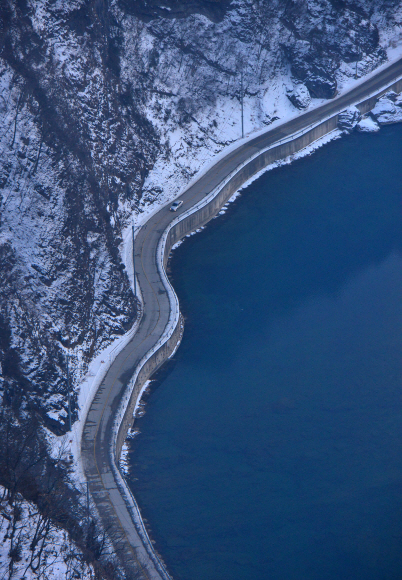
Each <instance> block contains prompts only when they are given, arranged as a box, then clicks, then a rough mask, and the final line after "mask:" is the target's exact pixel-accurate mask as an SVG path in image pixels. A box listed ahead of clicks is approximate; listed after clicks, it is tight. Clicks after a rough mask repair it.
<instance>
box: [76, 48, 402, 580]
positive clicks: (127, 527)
mask: <svg viewBox="0 0 402 580" xmlns="http://www.w3.org/2000/svg"><path fill="white" fill-rule="evenodd" d="M398 76H402V59H401V60H399V61H398V62H396V63H394V64H392V65H391V66H389V67H388V68H387V69H385V70H383V71H381V72H380V73H378V74H377V75H376V76H374V77H372V78H370V79H368V80H367V81H366V82H364V83H362V84H361V85H360V86H358V87H356V88H355V89H353V90H352V91H350V92H349V93H347V94H345V95H342V96H341V97H338V98H336V99H334V100H332V101H329V102H327V103H325V104H324V105H323V106H322V107H320V108H318V109H315V110H313V111H309V112H307V113H305V114H303V115H300V116H299V117H297V118H296V119H293V120H291V121H289V122H287V123H284V124H282V125H280V126H279V127H277V128H274V129H272V130H267V132H266V133H264V134H263V135H260V136H257V137H255V138H254V139H251V140H249V141H248V142H247V143H245V144H243V145H241V146H240V147H239V149H236V150H235V151H232V152H231V153H229V154H228V155H227V156H226V157H224V158H223V159H221V160H220V161H218V162H217V163H216V164H215V165H214V166H213V167H212V168H211V169H210V170H209V171H208V172H207V173H206V174H205V175H204V176H203V177H202V178H200V179H199V180H198V181H197V182H196V183H195V184H194V185H193V186H192V187H190V188H189V189H188V190H187V191H186V192H185V193H184V194H183V195H182V196H181V199H183V201H184V204H183V206H182V207H181V208H180V210H179V212H178V213H177V214H174V213H171V212H169V211H168V209H167V208H163V209H161V210H160V211H159V212H158V213H156V214H155V215H154V216H152V217H151V218H150V219H149V221H148V222H147V224H146V227H143V228H142V229H141V230H140V232H139V234H138V236H137V238H136V269H137V276H138V282H139V285H140V288H141V292H142V296H143V303H144V313H143V317H142V320H141V323H140V326H139V329H138V332H137V333H136V334H135V336H134V337H133V339H132V340H131V342H130V343H129V344H128V345H127V346H126V347H125V348H124V349H123V351H122V352H121V353H120V354H119V355H118V356H117V358H116V359H115V361H114V362H113V363H112V364H111V366H110V368H109V370H108V372H107V374H106V376H105V377H104V380H103V382H102V384H101V386H100V388H99V390H98V392H97V394H96V396H95V398H94V401H93V403H92V405H91V407H90V410H89V412H88V415H87V418H86V422H85V427H84V432H83V438H82V445H81V448H82V458H83V465H84V471H85V475H86V477H87V480H88V482H89V488H90V492H91V495H92V498H93V500H94V502H95V504H96V506H97V509H98V511H99V513H100V516H101V518H102V521H103V523H104V525H105V527H106V529H107V530H108V531H109V533H110V536H111V538H112V540H113V542H114V545H115V547H116V549H117V552H118V554H119V556H120V558H121V561H122V563H123V566H124V567H125V569H126V571H127V578H128V579H129V580H132V579H134V578H141V579H143V578H145V579H152V580H154V579H155V580H160V579H161V578H166V577H167V576H166V574H164V572H163V570H158V565H157V564H155V562H153V560H152V558H150V557H149V554H148V553H147V551H146V549H144V547H143V544H142V541H141V539H140V536H139V535H138V533H137V531H136V528H135V526H134V524H133V520H132V518H131V516H130V513H129V509H128V507H127V505H126V502H125V500H124V498H123V496H122V494H121V491H120V488H119V486H118V484H117V482H116V479H115V475H114V469H113V465H112V461H113V459H112V455H111V454H110V439H111V429H112V423H113V418H114V415H115V413H116V410H117V407H118V405H119V402H120V400H121V397H122V394H123V393H124V390H125V387H126V385H127V383H128V380H129V378H130V376H132V374H133V372H134V369H135V368H136V367H137V365H138V363H139V362H140V360H141V359H142V357H143V356H144V355H145V354H146V353H147V352H148V351H149V350H150V349H151V348H152V347H153V346H154V345H155V344H156V343H157V342H158V339H159V338H160V336H161V335H162V333H163V331H164V329H165V327H166V324H167V322H168V319H169V308H170V306H169V300H168V296H167V294H166V290H165V288H164V285H163V282H162V280H161V278H160V276H159V273H158V268H157V265H156V249H157V246H158V242H159V239H160V237H161V235H162V233H163V232H164V230H165V229H166V227H167V226H168V224H169V223H170V221H171V220H172V219H173V218H175V217H176V216H177V215H179V214H180V213H183V212H185V211H186V210H188V209H189V208H190V207H192V206H193V205H194V204H195V203H197V202H198V201H199V200H201V199H202V198H204V197H205V194H206V193H208V192H210V191H211V190H212V189H213V188H214V187H215V186H217V185H218V184H219V183H220V182H221V181H222V180H223V179H224V178H225V177H226V176H227V175H228V174H229V173H230V172H231V171H232V170H233V169H235V168H236V167H237V166H238V165H239V164H240V163H242V162H243V161H245V160H247V159H248V158H249V157H250V156H252V155H253V154H254V153H256V152H258V151H259V150H261V149H263V148H265V147H267V146H269V145H271V144H273V143H275V142H276V141H278V140H280V139H282V138H284V137H286V136H288V135H292V134H293V133H295V132H297V131H300V130H301V129H303V128H306V127H308V126H309V125H311V124H313V123H316V122H318V121H320V120H321V119H323V118H326V117H328V116H331V115H332V114H336V113H337V112H339V111H341V110H342V109H344V108H345V107H347V106H348V105H349V104H351V103H356V102H359V101H363V100H364V99H365V98H367V96H369V95H370V94H371V93H374V92H375V91H378V90H380V89H381V88H382V87H384V86H386V85H388V84H391V82H392V81H393V80H394V79H395V78H397V77H398Z"/></svg>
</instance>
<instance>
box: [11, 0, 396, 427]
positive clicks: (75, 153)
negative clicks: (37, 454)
mask: <svg viewBox="0 0 402 580" xmlns="http://www.w3.org/2000/svg"><path fill="white" fill-rule="evenodd" d="M0 5H1V37H0V38H1V45H0V46H1V53H0V114H1V118H2V124H1V128H0V142H1V150H2V156H1V162H0V163H1V165H0V183H1V205H0V261H1V265H0V276H1V281H0V288H1V310H0V363H1V379H0V381H1V382H0V384H1V395H2V398H3V405H6V406H8V407H10V409H13V412H14V414H15V416H18V415H19V413H21V412H23V413H24V414H27V413H28V414H30V413H35V414H37V415H38V416H39V417H40V418H41V420H42V421H43V422H44V424H45V425H46V426H47V427H48V428H50V429H51V430H52V431H54V432H55V433H56V434H60V433H62V432H64V431H65V430H66V429H67V427H68V421H67V380H66V359H67V355H69V358H70V361H71V364H70V367H71V376H72V383H73V386H74V388H75V389H77V388H78V384H79V381H80V377H82V375H83V374H84V373H85V370H86V366H87V363H88V361H89V360H90V358H91V357H92V356H93V354H94V353H95V352H96V351H97V350H99V348H100V347H101V346H103V345H105V344H107V342H108V341H110V340H112V339H113V338H114V337H115V336H116V335H119V334H122V333H124V332H125V331H126V330H127V329H128V328H129V327H130V325H131V324H132V322H133V320H134V319H135V315H136V310H137V306H136V300H135V298H134V296H133V293H132V290H131V287H130V282H129V279H128V276H127V273H126V270H125V266H124V264H123V262H122V251H121V250H122V246H121V244H122V239H123V234H124V228H125V227H126V226H127V224H128V223H129V220H130V219H131V218H130V216H131V214H132V212H133V209H134V208H137V209H136V211H137V212H144V211H146V210H147V209H148V208H149V207H150V205H152V203H155V202H158V201H161V200H163V199H165V198H166V197H167V196H169V195H170V196H172V195H174V194H175V193H177V192H178V190H179V189H180V187H181V186H182V185H184V184H185V183H186V182H187V181H188V180H189V179H190V178H191V176H192V175H194V173H195V172H196V171H197V170H198V169H199V168H200V166H201V165H202V163H203V162H205V161H206V160H208V159H210V158H211V157H212V156H213V155H214V154H215V153H217V152H218V151H220V150H221V149H222V148H223V147H224V146H225V145H226V144H228V143H230V142H231V141H233V140H234V139H236V138H238V137H239V136H240V114H239V112H240V104H239V103H240V95H241V86H243V87H244V93H245V95H244V100H245V126H246V131H251V130H253V129H258V128H261V127H263V126H264V125H269V124H270V123H271V122H273V121H274V120H275V119H277V118H278V117H281V116H282V115H285V114H286V115H289V114H294V113H296V112H297V109H296V108H295V106H294V105H296V106H297V107H303V106H308V105H309V104H310V106H312V105H314V100H316V99H327V98H331V97H333V96H334V95H335V94H336V92H337V90H339V87H342V86H343V84H344V83H345V82H346V81H347V80H348V79H351V78H353V77H354V75H355V73H356V70H357V72H358V75H362V74H364V73H366V72H369V71H370V70H372V69H373V68H375V67H376V66H378V65H379V64H381V63H382V62H384V61H385V60H386V58H387V50H388V49H389V45H390V43H391V45H392V43H393V45H394V46H395V43H397V42H398V41H399V39H400V23H401V21H402V17H401V3H400V2H399V0H398V1H397V0H394V1H393V0H367V1H363V0H354V1H349V0H343V1H341V0H332V1H330V0H311V1H306V0H233V1H230V0H225V1H216V0H208V1H207V0H190V1H184V0H163V1H158V0H148V1H145V0H116V1H111V2H108V1H107V0H68V1H67V0H65V1H64V0H14V1H12V0H1V4H0ZM242 83H243V84H242ZM288 97H291V100H292V103H294V104H292V103H291V100H290V99H289V98H288ZM311 99H313V104H311ZM315 102H318V101H315ZM76 416H77V405H76V396H75V395H74V396H73V419H74V418H76Z"/></svg>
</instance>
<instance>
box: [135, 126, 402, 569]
mask: <svg viewBox="0 0 402 580" xmlns="http://www.w3.org/2000/svg"><path fill="white" fill-rule="evenodd" d="M171 267H172V278H173V283H174V285H175V288H176V290H177V293H178V296H179V299H180V302H181V307H182V311H183V312H184V314H185V316H186V325H185V334H184V338H183V342H182V345H181V346H180V349H179V351H178V353H177V355H176V356H175V359H174V361H173V362H172V363H169V365H168V367H167V369H166V370H165V371H164V373H163V375H161V376H160V378H159V379H158V381H157V382H156V383H154V388H153V390H152V393H151V395H150V396H149V398H148V399H147V407H146V408H147V412H146V414H145V416H144V417H143V418H141V419H139V420H138V422H137V424H136V426H137V427H139V429H140V430H141V434H140V435H139V436H138V437H137V438H136V439H135V440H134V442H133V443H132V450H131V455H130V461H131V470H132V473H131V476H130V485H131V487H132V489H133V491H134V494H135V496H136V498H137V500H138V502H139V504H140V506H141V509H142V512H143V515H144V516H145V517H146V518H147V519H148V521H149V524H150V526H151V529H152V537H153V538H154V539H155V540H156V547H157V549H158V551H159V552H160V553H161V554H162V555H163V558H164V560H165V562H166V563H167V565H168V568H169V570H170V571H171V573H172V575H173V577H174V578H175V580H226V579H227V580H250V579H251V578H252V579H253V580H268V579H269V580H340V579H342V580H400V578H402V364H401V362H402V360H401V359H402V357H401V352H402V298H401V297H402V126H401V125H399V126H398V125H395V126H391V127H387V128H385V129H382V130H381V132H380V133H379V134H377V135H352V136H350V137H348V138H344V139H342V140H340V141H336V142H333V143H331V144H329V145H327V146H326V147H325V148H323V149H321V150H320V151H318V152H316V153H315V154H314V155H313V156H312V157H309V158H306V159H303V160H300V161H298V162H296V163H294V164H293V165H291V166H289V167H284V168H280V169H277V170H275V171H272V172H269V173H267V174H266V175H265V176H263V177H262V178H260V179H259V180H258V181H256V182H255V183H254V184H253V185H252V186H250V187H249V188H248V189H247V190H246V191H244V192H243V195H242V196H241V198H240V199H238V200H237V201H236V203H235V204H233V205H232V206H231V207H230V210H229V211H228V213H227V214H226V215H225V216H224V217H223V218H219V219H217V220H214V221H213V222H212V223H211V224H210V225H209V226H208V227H207V228H206V230H204V231H203V232H202V233H201V234H199V235H197V236H193V237H192V238H190V239H189V240H188V241H186V243H185V244H183V245H182V246H181V247H180V248H179V249H178V250H177V251H176V252H175V253H174V258H173V260H172V263H171Z"/></svg>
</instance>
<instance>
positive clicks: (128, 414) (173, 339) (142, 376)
mask: <svg viewBox="0 0 402 580" xmlns="http://www.w3.org/2000/svg"><path fill="white" fill-rule="evenodd" d="M181 320H182V319H181V317H180V319H179V321H178V323H177V324H176V326H175V328H174V329H173V332H172V335H171V336H170V338H169V339H168V340H167V341H166V342H165V343H164V344H163V345H162V346H161V347H160V348H159V349H158V350H157V351H156V352H155V353H154V354H153V355H152V356H151V357H150V358H149V359H148V360H147V361H146V362H145V364H144V366H143V367H142V368H141V370H140V372H139V373H138V376H137V378H136V381H135V385H134V389H133V392H132V395H131V398H130V402H129V404H128V405H127V408H126V411H125V413H124V417H123V419H122V421H121V423H120V427H119V431H118V435H117V440H116V457H120V453H121V449H122V447H123V443H124V441H125V439H126V437H127V433H128V430H129V429H131V427H132V426H133V423H134V409H135V406H136V404H137V401H138V397H139V396H140V393H141V389H142V387H143V386H144V384H145V383H146V382H147V381H148V380H149V378H150V377H151V376H152V375H153V374H154V373H155V372H156V371H157V370H158V369H159V368H160V367H161V366H162V365H163V363H164V362H166V360H167V359H168V358H169V357H170V355H171V354H172V353H173V351H174V349H175V348H176V346H177V343H178V342H179V341H180V339H181V326H182V325H181Z"/></svg>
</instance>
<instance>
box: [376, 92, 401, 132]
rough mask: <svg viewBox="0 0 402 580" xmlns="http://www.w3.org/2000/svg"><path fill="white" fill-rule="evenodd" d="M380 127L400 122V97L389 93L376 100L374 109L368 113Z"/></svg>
mask: <svg viewBox="0 0 402 580" xmlns="http://www.w3.org/2000/svg"><path fill="white" fill-rule="evenodd" d="M370 114H371V115H372V117H373V118H374V119H375V120H376V121H377V123H379V124H380V125H389V124H391V123H399V122H401V121H402V96H401V95H397V94H396V93H393V92H389V93H386V94H385V95H384V96H383V97H381V98H380V99H378V101H377V103H376V105H375V107H374V109H373V110H372V111H371V112H370Z"/></svg>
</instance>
